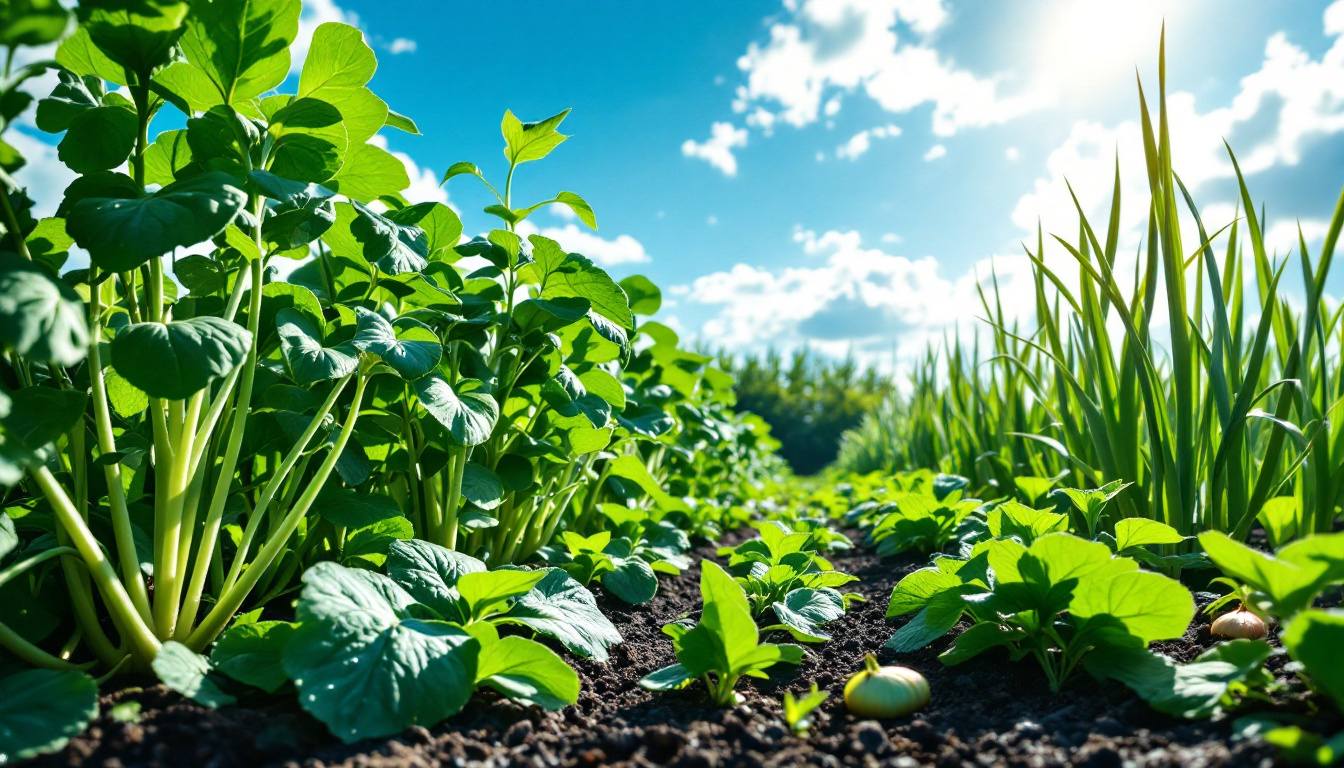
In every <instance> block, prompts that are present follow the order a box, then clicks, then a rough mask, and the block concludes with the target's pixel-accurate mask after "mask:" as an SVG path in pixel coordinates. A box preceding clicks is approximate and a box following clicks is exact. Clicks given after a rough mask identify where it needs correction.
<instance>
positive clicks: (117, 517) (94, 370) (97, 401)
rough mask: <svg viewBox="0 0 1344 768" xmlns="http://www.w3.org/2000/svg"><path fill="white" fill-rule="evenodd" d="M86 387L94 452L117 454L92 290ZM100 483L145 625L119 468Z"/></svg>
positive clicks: (107, 470) (145, 600)
mask: <svg viewBox="0 0 1344 768" xmlns="http://www.w3.org/2000/svg"><path fill="white" fill-rule="evenodd" d="M97 272H98V268H97V267H90V271H89V275H90V277H91V278H96V276H97ZM89 293H90V298H89V339H90V344H89V363H88V370H89V384H90V389H91V391H92V393H93V421H94V432H95V434H96V436H97V439H98V450H99V451H100V452H101V453H102V454H103V455H104V456H108V455H111V454H113V453H116V451H117V439H116V436H115V435H114V434H113V432H112V413H111V411H110V410H109V408H108V403H107V383H106V382H105V381H104V379H103V364H102V352H101V347H100V346H99V341H100V340H101V339H102V337H103V325H102V304H101V301H102V291H101V286H94V287H93V289H92V290H91V291H90V292H89ZM103 479H104V480H106V482H107V501H108V506H109V507H110V508H111V511H112V537H113V540H114V542H115V544H116V548H117V560H118V562H120V563H121V580H122V582H123V583H124V584H125V585H126V587H127V589H128V590H129V592H130V595H131V601H132V602H134V603H135V607H136V609H137V610H138V611H139V612H140V615H141V617H142V618H144V619H145V620H146V621H150V620H151V616H152V614H151V612H150V606H149V591H148V590H147V589H146V588H145V580H144V577H143V576H142V575H141V574H140V555H139V554H138V553H137V552H136V551H135V534H134V529H133V528H132V526H131V513H130V509H129V507H128V506H127V504H126V491H125V488H124V487H123V484H122V478H121V464H120V463H114V462H104V463H103Z"/></svg>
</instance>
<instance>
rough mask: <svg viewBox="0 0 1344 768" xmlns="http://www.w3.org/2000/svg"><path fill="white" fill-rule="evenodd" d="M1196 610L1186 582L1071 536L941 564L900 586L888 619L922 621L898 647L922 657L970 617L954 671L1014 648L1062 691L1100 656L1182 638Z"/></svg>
mask: <svg viewBox="0 0 1344 768" xmlns="http://www.w3.org/2000/svg"><path fill="white" fill-rule="evenodd" d="M1194 610H1195V607H1194V600H1193V598H1191V596H1190V593H1189V591H1188V590H1186V589H1185V587H1183V586H1181V584H1180V583H1179V582H1177V581H1174V580H1172V579H1170V578H1167V577H1165V576H1162V575H1160V574H1157V573H1151V572H1148V571H1142V570H1139V564H1138V563H1137V562H1136V561H1134V560H1133V559H1130V558H1127V557H1117V556H1115V555H1114V554H1113V553H1112V552H1111V550H1110V548H1108V547H1106V546H1105V545H1103V544H1100V543H1097V542H1089V541H1086V540H1084V539H1081V538H1079V537H1077V536H1074V535H1072V534H1069V533H1064V532H1053V533H1046V534H1044V535H1042V536H1040V537H1039V538H1036V539H1035V540H1034V541H1032V543H1031V545H1030V546H1025V545H1023V544H1022V543H1020V542H1018V541H1016V540H1014V539H994V540H990V541H985V542H981V543H980V544H977V545H975V547H974V548H973V549H972V551H971V553H970V557H969V558H966V559H961V558H953V557H942V558H938V559H936V560H935V561H934V566H933V567H930V568H924V569H921V570H918V571H915V572H914V573H912V574H910V575H908V576H906V577H905V578H903V579H902V580H901V581H900V583H899V584H897V585H896V588H895V590H894V591H893V593H892V597H891V603H890V605H889V607H888V609H887V615H888V616H902V615H905V614H907V613H911V612H915V611H918V613H917V614H916V616H915V617H914V618H913V619H912V620H911V621H909V622H908V623H906V625H905V626H903V627H901V629H900V630H899V631H897V633H896V634H895V636H893V637H892V639H891V640H890V641H889V642H888V647H889V648H893V649H895V650H897V651H902V652H905V651H912V650H916V649H918V648H922V647H924V646H926V645H928V644H929V643H931V642H933V641H934V640H936V639H937V638H939V637H941V636H943V635H944V634H946V633H947V632H948V631H950V630H951V629H952V627H953V626H955V625H956V623H957V622H958V621H960V620H961V618H962V617H963V616H964V615H965V616H969V617H970V618H971V620H972V621H973V622H974V623H973V624H972V626H971V627H970V628H969V629H967V630H966V631H965V632H963V633H961V634H960V635H958V636H957V638H956V639H955V641H954V642H953V643H952V645H951V647H949V648H948V649H947V650H946V651H944V652H943V653H942V654H941V655H940V656H939V659H941V660H942V662H943V663H944V664H948V665H952V664H959V663H961V662H963V661H966V660H967V659H970V658H973V657H975V656H977V655H979V654H980V653H983V652H985V651H987V650H989V649H991V648H996V647H1006V648H1007V649H1008V650H1009V652H1010V654H1011V656H1012V658H1013V659H1015V660H1017V659H1022V658H1025V657H1028V656H1030V657H1033V658H1035V659H1036V661H1037V662H1038V663H1039V664H1040V665H1041V668H1042V669H1043V670H1044V671H1045V674H1046V677H1047V679H1048V680H1049V682H1050V688H1051V690H1056V691H1057V690H1059V688H1060V687H1061V686H1062V685H1064V683H1066V682H1067V681H1068V679H1069V677H1070V676H1071V675H1072V674H1073V672H1074V671H1075V670H1076V668H1077V666H1078V664H1079V662H1081V661H1083V660H1084V659H1085V658H1090V656H1091V655H1092V652H1093V651H1098V650H1101V651H1102V653H1101V654H1098V655H1103V656H1104V655H1107V654H1110V653H1112V652H1113V651H1116V650H1118V649H1126V648H1144V647H1146V646H1147V645H1148V644H1149V643H1151V642H1153V641H1155V640H1166V639H1171V638H1175V637H1180V636H1181V635H1182V634H1184V633H1185V629H1186V627H1187V626H1189V624H1190V620H1191V618H1192V617H1193V616H1194Z"/></svg>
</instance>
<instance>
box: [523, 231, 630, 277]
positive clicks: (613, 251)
mask: <svg viewBox="0 0 1344 768" xmlns="http://www.w3.org/2000/svg"><path fill="white" fill-rule="evenodd" d="M518 232H519V234H521V235H523V236H524V237H526V236H528V235H531V234H539V235H541V236H542V237H549V238H550V239H552V240H554V241H556V242H557V243H559V244H560V246H561V247H562V248H564V249H565V250H566V251H568V252H571V253H580V254H583V255H584V256H587V257H588V258H590V259H592V260H593V262H594V263H596V264H597V265H599V266H603V267H612V266H616V265H618V264H643V263H646V262H648V261H651V259H650V258H649V254H648V252H647V251H645V250H644V244H643V243H641V242H639V241H638V240H636V239H635V238H633V237H631V236H630V235H617V236H616V239H614V240H604V239H602V238H601V237H599V236H598V235H596V234H594V233H593V232H592V231H591V230H589V229H586V228H583V229H581V228H579V226H578V225H577V224H566V225H565V226H563V227H538V226H537V225H536V224H533V223H532V221H531V220H530V219H528V220H524V221H523V222H522V223H521V224H519V225H518Z"/></svg>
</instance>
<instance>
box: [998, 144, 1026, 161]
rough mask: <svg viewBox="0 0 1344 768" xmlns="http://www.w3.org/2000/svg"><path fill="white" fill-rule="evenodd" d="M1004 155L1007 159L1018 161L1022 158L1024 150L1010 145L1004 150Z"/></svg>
mask: <svg viewBox="0 0 1344 768" xmlns="http://www.w3.org/2000/svg"><path fill="white" fill-rule="evenodd" d="M1003 156H1004V158H1005V159H1007V160H1011V161H1017V160H1020V159H1021V158H1022V152H1021V151H1019V150H1018V148H1017V147H1009V148H1007V149H1005V150H1003Z"/></svg>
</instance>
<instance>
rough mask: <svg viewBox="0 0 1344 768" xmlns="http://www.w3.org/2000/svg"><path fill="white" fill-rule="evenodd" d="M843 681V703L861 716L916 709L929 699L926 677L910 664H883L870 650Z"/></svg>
mask: <svg viewBox="0 0 1344 768" xmlns="http://www.w3.org/2000/svg"><path fill="white" fill-rule="evenodd" d="M863 666H864V668H863V669H862V670H861V671H859V672H858V673H857V674H855V675H854V676H853V677H851V678H849V682H848V683H846V684H845V706H847V707H849V711H850V712H853V713H854V714H856V715H859V716H860V717H874V718H878V719H884V718H889V717H901V716H903V715H908V714H910V713H911V712H918V711H919V710H921V709H923V708H924V706H925V705H927V704H928V703H929V681H928V680H925V679H924V676H923V675H921V674H919V673H918V672H916V671H915V670H913V669H910V668H909V667H883V666H879V665H878V663H877V658H876V657H874V656H873V655H872V654H871V653H870V654H868V655H867V656H865V657H864V659H863Z"/></svg>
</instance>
